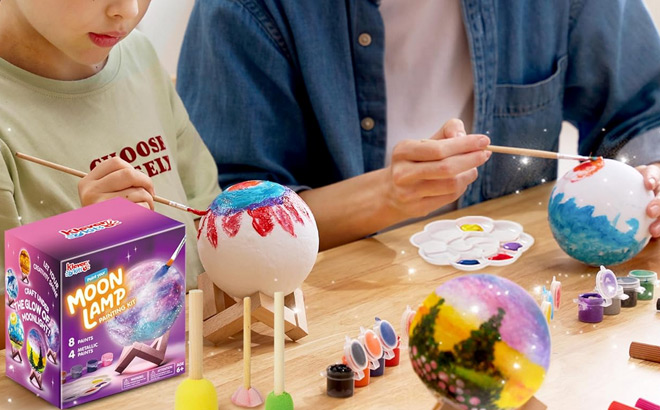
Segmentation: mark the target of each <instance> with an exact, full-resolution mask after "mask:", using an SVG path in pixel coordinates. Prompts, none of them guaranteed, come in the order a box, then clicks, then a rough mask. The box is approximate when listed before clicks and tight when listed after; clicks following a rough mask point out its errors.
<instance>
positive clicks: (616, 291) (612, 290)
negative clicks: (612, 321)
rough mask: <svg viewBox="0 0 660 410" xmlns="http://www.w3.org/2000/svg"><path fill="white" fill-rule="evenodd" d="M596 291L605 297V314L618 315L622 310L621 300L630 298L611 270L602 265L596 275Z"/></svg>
mask: <svg viewBox="0 0 660 410" xmlns="http://www.w3.org/2000/svg"><path fill="white" fill-rule="evenodd" d="M596 292H597V293H598V294H599V295H600V296H601V297H602V298H603V300H604V302H603V308H604V309H603V314H605V315H618V314H619V313H620V312H621V300H623V299H628V295H626V294H625V293H623V287H622V286H621V285H619V283H618V282H617V278H616V275H614V272H612V271H611V270H609V269H607V268H605V267H604V266H601V267H600V271H598V274H597V275H596Z"/></svg>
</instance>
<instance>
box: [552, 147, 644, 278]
mask: <svg viewBox="0 0 660 410" xmlns="http://www.w3.org/2000/svg"><path fill="white" fill-rule="evenodd" d="M653 197H654V195H653V191H650V190H648V189H646V187H644V180H643V177H642V175H641V174H640V173H639V172H638V171H637V170H636V169H634V168H633V167H631V166H629V165H626V164H624V163H623V162H619V161H615V160H610V159H598V160H595V161H587V162H583V163H581V164H580V165H578V166H576V167H575V168H573V169H572V170H571V171H569V172H567V173H566V174H565V175H564V176H563V177H562V178H561V179H559V180H558V181H557V183H556V184H555V187H554V189H553V191H552V194H551V195H550V201H549V202H548V222H549V223H550V229H551V231H552V234H553V236H554V237H555V240H556V241H557V243H558V244H559V246H560V247H561V248H562V249H563V250H564V252H566V253H567V254H568V255H570V256H571V257H573V258H575V259H577V260H579V261H581V262H583V263H585V264H587V265H592V266H600V265H616V264H619V263H623V262H625V261H627V260H629V259H631V258H632V257H634V256H635V255H637V254H638V253H639V252H640V251H641V250H642V249H643V248H644V246H646V244H647V243H648V242H649V239H650V238H651V236H650V234H649V226H650V225H651V223H652V222H653V220H652V219H651V218H650V217H648V216H647V215H646V206H647V205H648V203H649V202H650V201H651V200H652V199H653Z"/></svg>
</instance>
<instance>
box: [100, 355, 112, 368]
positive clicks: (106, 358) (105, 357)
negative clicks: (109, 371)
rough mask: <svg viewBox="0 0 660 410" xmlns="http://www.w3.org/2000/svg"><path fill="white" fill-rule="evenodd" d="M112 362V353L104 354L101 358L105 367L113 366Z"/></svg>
mask: <svg viewBox="0 0 660 410" xmlns="http://www.w3.org/2000/svg"><path fill="white" fill-rule="evenodd" d="M112 360H113V355H112V352H108V353H103V356H101V364H102V365H103V367H108V366H110V365H111V364H112Z"/></svg>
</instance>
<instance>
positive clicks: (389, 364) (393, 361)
mask: <svg viewBox="0 0 660 410" xmlns="http://www.w3.org/2000/svg"><path fill="white" fill-rule="evenodd" d="M659 303H660V300H659ZM396 341H397V343H396V347H395V348H394V349H393V350H392V352H394V357H393V358H391V359H389V360H385V366H387V367H394V366H398V365H399V359H400V357H401V336H397V337H396Z"/></svg>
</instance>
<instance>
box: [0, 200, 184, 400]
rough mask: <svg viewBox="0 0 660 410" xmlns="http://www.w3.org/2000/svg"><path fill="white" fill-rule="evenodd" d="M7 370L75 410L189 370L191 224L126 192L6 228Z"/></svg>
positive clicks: (44, 395)
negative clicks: (187, 263)
mask: <svg viewBox="0 0 660 410" xmlns="http://www.w3.org/2000/svg"><path fill="white" fill-rule="evenodd" d="M5 244H6V247H7V248H6V249H5V275H6V278H5V280H6V292H5V301H4V303H5V304H6V306H5V323H6V329H5V331H6V334H5V336H6V340H7V343H6V373H7V376H8V377H10V378H11V379H13V380H14V381H16V382H17V383H19V384H21V385H22V386H24V387H25V388H27V389H29V390H30V391H32V392H34V393H35V394H37V395H38V396H39V397H41V398H43V399H44V400H46V401H48V402H50V403H52V404H53V405H55V406H58V407H59V408H62V409H65V408H70V407H74V406H76V405H79V404H83V403H87V402H90V401H93V400H96V399H100V398H102V397H105V396H109V395H111V394H115V393H120V392H122V391H125V390H129V389H133V388H136V387H140V386H143V385H146V384H149V383H153V382H156V381H159V380H162V379H166V378H168V377H172V376H177V375H180V374H183V373H184V372H185V350H186V347H185V313H184V309H185V307H184V306H185V303H184V301H185V291H186V287H185V286H186V285H185V251H184V249H183V248H184V247H185V227H184V225H183V224H182V223H180V222H178V221H175V220H173V219H170V218H167V217H165V216H163V215H160V214H158V213H156V212H152V211H150V210H148V209H145V208H143V207H141V206H139V205H136V204H134V203H132V202H130V201H127V200H125V199H123V198H115V199H111V200H108V201H105V202H102V203H99V204H94V205H90V206H87V207H84V208H81V209H77V210H75V211H71V212H67V213H63V214H60V215H56V216H53V217H51V218H47V219H43V220H41V221H37V222H34V223H31V224H29V225H25V226H21V227H18V228H15V229H11V230H8V231H6V232H5Z"/></svg>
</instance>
